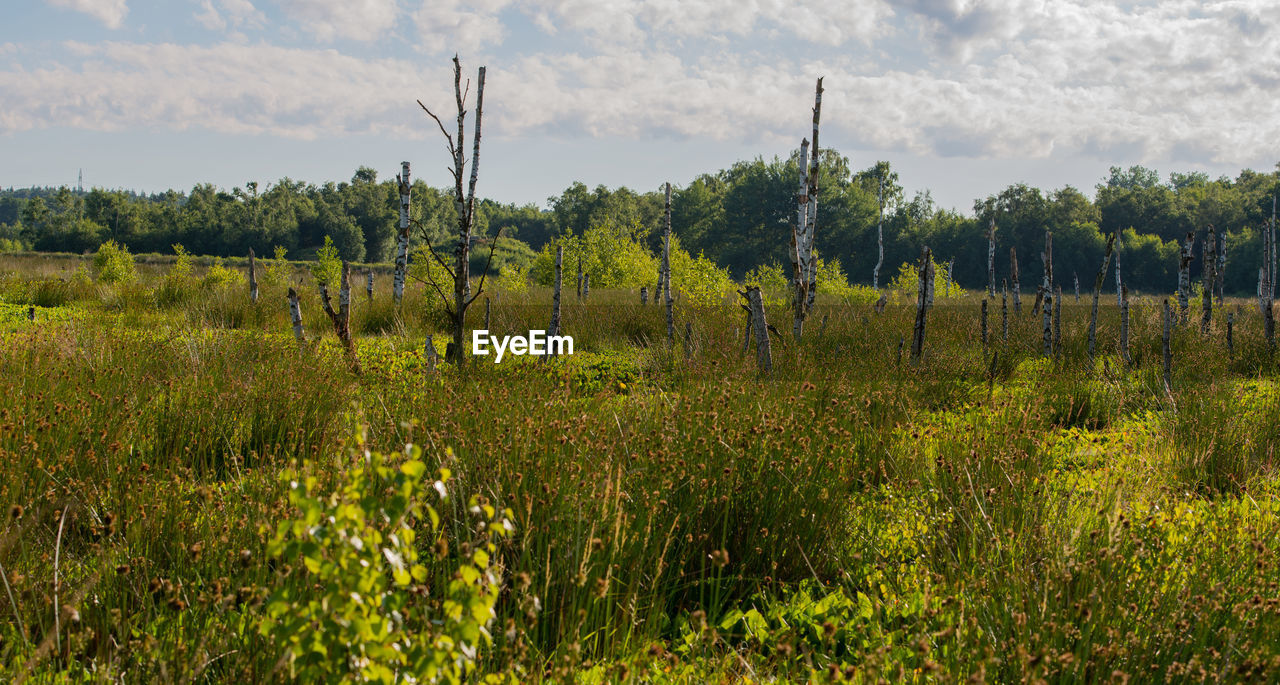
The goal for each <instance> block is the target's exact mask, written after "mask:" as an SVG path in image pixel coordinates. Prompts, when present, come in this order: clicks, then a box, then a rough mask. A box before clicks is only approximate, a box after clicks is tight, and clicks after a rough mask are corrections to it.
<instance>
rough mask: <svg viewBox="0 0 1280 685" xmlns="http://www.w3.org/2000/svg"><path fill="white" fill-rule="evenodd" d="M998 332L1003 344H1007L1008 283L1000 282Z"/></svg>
mask: <svg viewBox="0 0 1280 685" xmlns="http://www.w3.org/2000/svg"><path fill="white" fill-rule="evenodd" d="M1000 284H1001V290H1000V331H1001V336H1002V337H1003V339H1004V342H1009V282H1008V281H1004V280H1002V281H1000Z"/></svg>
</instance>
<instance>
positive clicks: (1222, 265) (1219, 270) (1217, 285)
mask: <svg viewBox="0 0 1280 685" xmlns="http://www.w3.org/2000/svg"><path fill="white" fill-rule="evenodd" d="M1219 240H1220V245H1219V247H1218V264H1217V267H1216V268H1215V269H1214V270H1213V271H1214V275H1215V276H1216V277H1217V278H1215V279H1214V290H1215V291H1216V292H1217V296H1218V306H1219V307H1221V306H1223V304H1222V286H1223V283H1224V282H1225V281H1226V277H1227V232H1226V231H1223V232H1222V236H1221V238H1219Z"/></svg>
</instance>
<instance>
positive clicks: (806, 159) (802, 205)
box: [791, 78, 822, 340]
mask: <svg viewBox="0 0 1280 685" xmlns="http://www.w3.org/2000/svg"><path fill="white" fill-rule="evenodd" d="M821 115H822V79H821V78H819V79H818V85H817V87H816V89H815V91H814V98H813V155H812V158H810V156H809V141H808V140H805V141H803V142H802V143H801V144H800V192H799V193H797V197H796V224H795V227H794V228H793V229H792V232H791V243H792V246H791V251H792V256H791V265H792V269H791V271H792V290H793V291H794V292H793V296H792V309H793V312H792V314H793V315H794V321H793V324H792V332H793V334H794V335H795V338H796V340H800V337H801V335H803V333H804V320H805V317H807V316H808V314H809V309H810V308H811V307H812V306H813V298H814V295H815V294H816V286H817V271H818V268H817V267H818V264H817V254H816V253H815V252H814V251H813V238H814V234H815V230H816V227H817V218H818V161H819V158H820V156H819V147H818V121H819V119H820V118H821Z"/></svg>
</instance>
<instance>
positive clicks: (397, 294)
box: [369, 141, 462, 307]
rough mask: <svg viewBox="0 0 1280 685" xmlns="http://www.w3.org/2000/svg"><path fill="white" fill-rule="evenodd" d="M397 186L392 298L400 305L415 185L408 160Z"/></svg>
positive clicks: (370, 274)
mask: <svg viewBox="0 0 1280 685" xmlns="http://www.w3.org/2000/svg"><path fill="white" fill-rule="evenodd" d="M458 145H462V141H458ZM458 173H462V172H461V171H459V172H458ZM396 187H397V188H399V190H400V225H399V230H398V231H397V232H396V271H395V278H394V280H393V281H392V286H391V299H392V300H394V301H395V305H396V306H397V307H399V306H400V300H401V299H403V298H404V277H405V274H406V273H408V270H409V196H410V194H411V189H412V188H413V186H412V185H410V183H409V163H408V162H400V175H399V176H396ZM369 276H370V277H372V276H373V272H369Z"/></svg>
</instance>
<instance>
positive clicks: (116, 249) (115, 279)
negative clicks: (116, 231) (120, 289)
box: [93, 240, 137, 283]
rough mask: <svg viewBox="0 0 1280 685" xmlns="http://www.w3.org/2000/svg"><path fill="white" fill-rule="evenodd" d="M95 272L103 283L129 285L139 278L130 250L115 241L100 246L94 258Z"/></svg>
mask: <svg viewBox="0 0 1280 685" xmlns="http://www.w3.org/2000/svg"><path fill="white" fill-rule="evenodd" d="M93 270H94V272H95V273H97V275H98V280H99V281H101V282H103V283H128V282H129V281H132V280H133V279H134V278H136V277H137V272H136V271H135V270H134V266H133V255H131V254H129V248H127V247H125V246H123V245H120V244H118V243H116V241H114V240H108V241H107V242H105V243H103V244H101V245H99V246H98V252H97V253H96V254H94V256H93Z"/></svg>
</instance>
